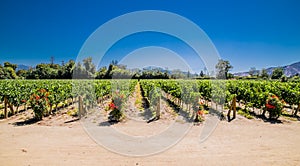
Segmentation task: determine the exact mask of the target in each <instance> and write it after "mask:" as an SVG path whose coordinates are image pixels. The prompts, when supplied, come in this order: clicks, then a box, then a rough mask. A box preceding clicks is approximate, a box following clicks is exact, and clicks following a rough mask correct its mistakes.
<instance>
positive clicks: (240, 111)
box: [237, 109, 254, 119]
mask: <svg viewBox="0 0 300 166" xmlns="http://www.w3.org/2000/svg"><path fill="white" fill-rule="evenodd" d="M237 113H238V114H239V115H242V116H244V117H245V118H247V119H253V118H254V117H253V116H252V115H251V114H250V113H249V110H245V109H240V110H238V111H237Z"/></svg>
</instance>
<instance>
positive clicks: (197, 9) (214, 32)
mask: <svg viewBox="0 0 300 166" xmlns="http://www.w3.org/2000/svg"><path fill="white" fill-rule="evenodd" d="M138 10H165V11H169V12H173V13H176V14H179V15H181V16H183V17H186V18H188V19H190V20H191V21H193V22H194V23H196V24H197V25H198V26H199V27H200V28H202V29H203V30H204V31H205V32H206V34H207V35H208V36H209V37H210V39H211V40H212V42H213V43H214V44H215V46H216V48H217V50H218V51H219V54H220V56H221V58H222V59H226V60H229V61H230V63H231V64H232V65H233V66H234V68H233V70H232V72H237V71H248V70H249V69H250V67H256V68H257V69H261V68H262V67H270V66H278V65H286V64H291V63H293V62H297V61H300V56H299V55H300V30H299V29H300V1H298V0H266V1H259V0H249V1H247V0H244V1H230V0H219V1H216V0H212V1H200V0H190V1H183V0H163V1H161V0H151V1H150V0H126V1H125V0H111V1H91V0H88V1H76V0H61V1H60V0H51V1H50V0H1V1H0V20H1V21H0V63H2V64H3V62H5V61H10V62H13V63H17V64H25V65H32V66H34V65H35V64H37V63H41V62H44V63H47V62H49V61H50V57H51V56H54V57H55V62H56V63H61V61H62V60H63V61H65V62H66V61H67V60H69V59H76V56H77V54H78V52H79V50H80V48H81V46H82V45H83V43H84V42H85V40H86V39H87V38H88V37H89V35H90V34H91V33H93V32H94V31H95V30H96V29H97V28H98V27H99V26H101V25H102V24H104V23H105V22H107V21H109V20H110V19H113V18H115V17H117V16H119V15H122V14H126V13H128V12H133V11H138ZM156 37H157V36H156ZM152 39H154V37H153V38H152ZM158 39H159V38H158ZM160 39H161V38H160ZM170 41H172V40H170ZM157 42H158V43H157ZM159 42H160V41H155V42H153V43H151V44H157V45H162V46H163V45H164V44H163V42H161V43H159ZM146 43H147V42H146ZM170 43H172V42H170ZM170 43H169V44H170ZM171 45H172V44H171ZM171 47H172V46H171ZM174 47H176V44H174ZM187 56H188V55H187ZM107 58H108V59H109V58H112V59H117V56H116V57H114V55H111V56H109V57H107Z"/></svg>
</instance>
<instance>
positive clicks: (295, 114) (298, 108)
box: [294, 102, 300, 116]
mask: <svg viewBox="0 0 300 166" xmlns="http://www.w3.org/2000/svg"><path fill="white" fill-rule="evenodd" d="M299 111H300V102H299V104H298V107H297V109H296V111H295V113H294V116H297V113H298V112H299Z"/></svg>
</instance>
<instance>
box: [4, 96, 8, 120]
mask: <svg viewBox="0 0 300 166" xmlns="http://www.w3.org/2000/svg"><path fill="white" fill-rule="evenodd" d="M7 104H8V101H7V98H6V96H5V97H4V118H7V117H8V112H7Z"/></svg>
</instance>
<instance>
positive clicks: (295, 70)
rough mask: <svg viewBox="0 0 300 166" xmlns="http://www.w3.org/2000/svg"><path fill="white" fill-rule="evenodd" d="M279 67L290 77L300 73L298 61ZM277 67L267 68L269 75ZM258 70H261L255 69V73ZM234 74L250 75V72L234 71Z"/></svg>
mask: <svg viewBox="0 0 300 166" xmlns="http://www.w3.org/2000/svg"><path fill="white" fill-rule="evenodd" d="M279 67H281V68H283V72H284V75H286V76H288V77H290V76H294V75H296V74H300V62H296V63H293V64H290V65H286V66H279ZM275 68H278V67H269V68H266V70H267V73H268V74H269V75H271V74H272V72H273V70H274V69H275ZM258 72H260V71H259V70H256V71H255V73H258ZM233 75H234V76H248V75H249V72H238V73H234V74H233Z"/></svg>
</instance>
